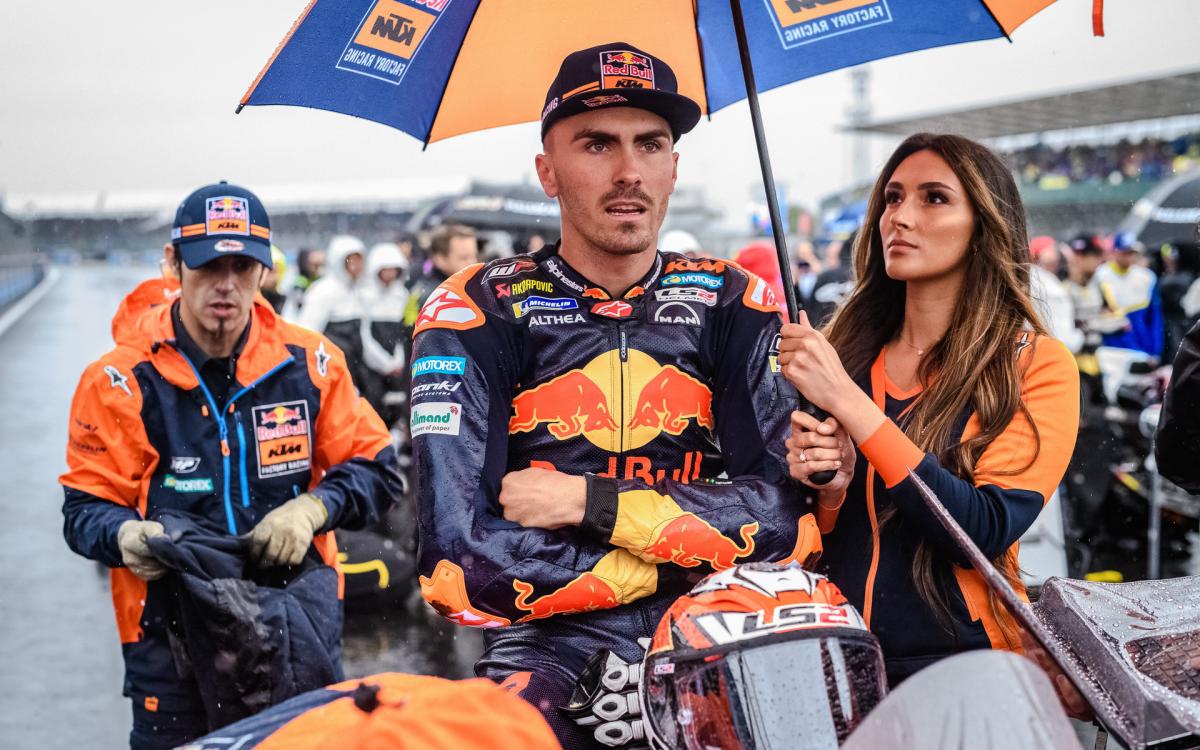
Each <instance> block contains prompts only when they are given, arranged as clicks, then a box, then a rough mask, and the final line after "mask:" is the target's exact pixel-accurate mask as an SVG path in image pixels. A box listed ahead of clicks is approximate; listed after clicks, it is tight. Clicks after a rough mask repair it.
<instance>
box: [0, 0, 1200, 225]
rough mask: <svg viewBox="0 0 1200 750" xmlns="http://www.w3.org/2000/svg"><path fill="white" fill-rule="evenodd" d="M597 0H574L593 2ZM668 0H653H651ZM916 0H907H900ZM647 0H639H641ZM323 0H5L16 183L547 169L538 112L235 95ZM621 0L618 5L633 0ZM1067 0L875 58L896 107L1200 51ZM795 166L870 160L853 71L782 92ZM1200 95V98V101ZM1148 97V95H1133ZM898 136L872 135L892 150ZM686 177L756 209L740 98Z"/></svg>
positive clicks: (37, 187)
mask: <svg viewBox="0 0 1200 750" xmlns="http://www.w3.org/2000/svg"><path fill="white" fill-rule="evenodd" d="M582 1H583V0H563V2H582ZM651 1H653V0H651ZM898 1H899V0H898ZM631 4H632V3H631ZM304 5H305V0H205V1H204V2H167V1H164V0H121V2H115V3H99V2H72V3H67V4H63V3H51V2H46V0H0V195H7V196H8V198H9V201H10V203H11V202H12V201H13V199H14V198H17V197H18V196H21V195H28V194H39V193H57V192H77V191H98V190H131V189H138V190H141V189H167V190H176V191H178V192H179V194H180V196H181V197H182V195H183V194H185V193H186V192H187V191H189V190H190V189H192V188H193V187H196V186H198V185H200V184H204V183H207V182H212V181H215V180H217V179H222V178H225V179H229V180H231V181H235V182H240V183H242V184H245V185H246V186H248V187H251V188H253V186H254V185H255V184H256V183H258V184H264V183H268V182H269V183H288V182H298V181H303V182H312V181H323V180H329V181H345V180H353V179H364V178H371V179H377V178H380V177H397V176H411V177H426V176H443V177H445V176H462V177H477V178H483V179H490V180H496V181H507V180H520V179H524V178H529V179H532V176H533V174H532V161H533V154H534V153H536V151H537V149H538V146H539V144H538V137H537V132H538V130H537V126H536V125H533V124H530V125H519V126H512V127H509V128H503V129H499V130H493V131H487V132H484V133H476V134H471V135H466V136H462V137H458V138H454V139H451V140H448V141H442V142H439V143H435V144H433V145H432V146H430V148H429V149H428V150H427V151H426V152H424V153H422V152H421V146H420V143H419V142H417V141H416V140H414V139H412V138H410V137H409V136H407V135H405V134H403V133H400V132H399V131H395V130H391V129H390V128H387V127H385V126H382V125H378V124H375V123H371V122H365V121H362V120H357V119H355V118H351V117H347V116H344V115H338V114H333V113H329V112H321V111H316V110H305V109H299V108H294V107H253V108H249V109H247V110H246V111H245V112H243V113H242V114H241V115H237V116H235V115H234V114H233V111H234V107H235V105H236V103H237V101H238V99H239V98H240V97H241V95H242V93H243V91H244V90H245V89H246V87H247V85H248V84H249V83H250V81H251V80H253V78H254V76H255V75H256V74H257V72H258V70H259V69H260V67H261V66H262V64H263V62H264V61H265V60H266V59H267V58H268V57H269V55H270V54H271V51H272V50H273V49H274V47H275V45H276V43H277V42H278V41H279V39H280V38H282V36H283V35H284V33H286V31H287V29H288V28H289V26H290V25H291V23H292V21H293V19H294V18H295V16H296V15H297V14H298V13H299V11H300V10H301V9H302V8H303V7H304ZM619 7H620V6H619V5H614V6H613V8H614V11H616V10H617V8H619ZM1091 7H1092V0H1059V1H1058V2H1057V3H1056V4H1055V5H1053V6H1051V7H1050V8H1049V9H1048V10H1046V11H1044V12H1043V13H1041V14H1040V15H1038V16H1035V17H1034V18H1033V19H1032V20H1031V21H1030V22H1028V23H1027V24H1026V25H1025V26H1023V27H1022V28H1020V29H1018V30H1017V32H1016V33H1015V34H1014V38H1013V42H1014V43H1013V44H1009V43H1007V42H1005V41H1003V40H997V41H990V42H980V43H976V44H969V45H959V46H956V47H949V48H943V49H938V50H929V51H925V52H919V53H915V54H912V55H907V56H904V57H899V58H892V59H889V60H883V61H880V62H877V63H874V64H872V65H871V94H872V101H873V105H874V110H875V115H876V116H877V117H891V116H900V115H906V114H917V113H927V112H930V111H938V110H944V109H950V108H959V107H967V106H971V105H975V104H982V103H987V102H991V101H995V100H1007V99H1013V98H1020V97H1024V96H1032V95H1036V94H1041V93H1047V92H1059V91H1066V90H1070V89H1073V88H1074V89H1077V88H1090V87H1092V86H1096V85H1101V84H1104V83H1109V82H1114V81H1124V80H1130V79H1136V78H1142V77H1149V76H1152V75H1154V74H1156V73H1164V72H1175V71H1180V70H1183V69H1197V68H1200V0H1107V1H1106V2H1105V10H1106V30H1107V32H1108V35H1107V37H1105V38H1100V39H1098V38H1093V37H1092V36H1091ZM762 101H763V107H764V112H765V117H766V125H767V132H768V136H769V140H770V144H771V150H772V155H773V157H774V162H775V173H776V175H777V177H778V178H779V180H780V181H781V182H786V183H788V185H789V196H790V198H791V199H792V200H793V201H799V202H802V203H806V204H808V205H814V204H815V202H816V200H817V199H818V198H819V197H820V196H821V195H823V194H826V193H828V192H831V191H833V190H837V189H839V188H841V187H844V186H845V184H846V182H847V181H848V180H849V179H850V176H851V175H850V146H849V143H850V139H849V138H847V137H845V136H842V135H840V134H839V133H838V131H837V126H838V125H839V124H840V123H842V122H844V116H845V110H846V107H847V105H848V104H849V101H850V80H849V74H848V73H846V72H844V71H840V72H834V73H830V74H827V75H824V76H821V77H819V78H814V79H810V80H807V81H801V82H798V83H795V84H792V85H790V86H787V87H784V88H782V89H778V90H776V91H774V92H771V93H768V94H766V95H764V96H763V99H762ZM1196 104H1197V106H1196V110H1197V111H1200V102H1198V103H1196ZM1129 114H1130V117H1131V118H1132V117H1136V114H1137V113H1129ZM889 148H890V143H889V142H886V141H885V142H880V143H877V144H876V145H875V147H874V148H873V151H872V157H873V161H874V162H875V163H876V165H878V164H880V163H882V161H883V159H884V158H885V156H886V150H887V149H889ZM679 151H680V154H681V158H680V182H681V184H683V185H688V186H704V187H706V188H707V189H708V192H709V196H710V199H711V200H713V201H714V202H715V203H717V204H718V205H720V206H722V207H723V208H725V209H726V210H727V211H731V212H735V213H740V212H741V211H742V210H743V207H744V204H745V203H746V202H747V200H748V199H749V197H750V189H751V187H752V186H753V185H755V184H757V181H758V179H759V177H758V170H757V163H756V161H755V156H754V150H753V140H752V137H751V134H750V130H749V116H748V114H747V111H746V108H745V105H744V104H741V105H735V106H733V107H730V108H728V109H725V110H722V111H720V112H718V113H717V114H716V115H714V117H713V119H712V121H711V122H704V123H702V124H701V125H700V127H698V128H697V130H696V131H694V132H693V133H692V134H691V135H689V136H688V137H686V138H685V139H683V141H682V142H681V144H680V147H679Z"/></svg>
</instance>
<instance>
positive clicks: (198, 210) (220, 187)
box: [171, 180, 271, 268]
mask: <svg viewBox="0 0 1200 750" xmlns="http://www.w3.org/2000/svg"><path fill="white" fill-rule="evenodd" d="M171 242H173V243H174V244H175V247H176V248H178V249H179V254H180V256H181V257H182V258H183V262H184V264H185V265H187V267H188V268H199V267H200V266H203V265H204V264H206V263H211V262H212V261H214V260H216V259H217V258H220V257H222V256H225V255H246V256H249V257H251V258H253V259H254V260H256V261H258V262H259V263H262V264H263V265H264V266H266V267H267V268H270V267H271V222H270V219H268V218H267V209H265V208H263V204H262V201H260V200H259V199H258V196H257V195H255V194H254V193H252V192H250V191H249V190H247V189H246V188H244V187H238V186H237V185H230V184H229V183H228V182H225V181H224V180H222V181H220V182H218V183H216V184H215V185H206V186H204V187H202V188H200V189H199V190H196V191H194V192H193V193H192V194H191V195H189V196H188V197H186V198H184V199H183V203H180V204H179V208H178V209H176V211H175V223H174V224H173V225H172V227H171Z"/></svg>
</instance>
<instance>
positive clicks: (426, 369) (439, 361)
mask: <svg viewBox="0 0 1200 750" xmlns="http://www.w3.org/2000/svg"><path fill="white" fill-rule="evenodd" d="M466 374H467V358H466V357H421V358H420V359H418V360H417V361H416V362H413V364H412V376H413V377H414V378H415V377H417V376H420V375H466Z"/></svg>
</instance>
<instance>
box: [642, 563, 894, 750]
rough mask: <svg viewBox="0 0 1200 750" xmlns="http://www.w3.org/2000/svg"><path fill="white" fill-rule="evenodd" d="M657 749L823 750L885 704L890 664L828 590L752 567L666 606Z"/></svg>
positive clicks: (656, 662)
mask: <svg viewBox="0 0 1200 750" xmlns="http://www.w3.org/2000/svg"><path fill="white" fill-rule="evenodd" d="M641 690H642V694H641V703H642V710H643V711H644V713H645V718H646V724H647V729H648V731H647V734H648V735H649V736H650V739H651V743H652V745H653V746H654V747H655V748H658V749H660V750H665V749H666V748H696V749H699V748H703V749H704V750H708V749H710V748H746V749H747V750H750V749H751V748H753V749H754V750H770V749H773V748H785V747H786V748H801V749H803V748H826V747H834V746H836V745H838V744H840V743H841V741H843V740H845V738H846V737H847V736H849V734H850V732H851V731H852V730H853V729H854V728H855V727H856V726H857V725H858V723H859V722H861V721H862V719H863V717H865V716H866V714H867V713H868V712H869V711H870V710H871V709H873V708H874V707H875V706H876V704H878V703H879V701H881V700H882V699H883V697H884V695H885V694H886V693H887V684H886V682H885V679H884V669H883V653H882V651H881V650H880V648H879V641H878V640H876V638H875V636H874V635H872V634H871V633H870V632H869V631H868V630H867V627H866V624H865V623H864V622H863V620H862V617H861V616H859V614H858V611H857V610H855V609H854V607H853V605H851V604H850V603H849V602H848V601H846V597H844V596H842V593H841V592H840V591H838V588H837V586H835V585H833V583H831V582H830V581H829V579H827V578H825V577H824V576H822V575H818V574H816V573H810V572H808V571H806V570H804V569H803V568H801V567H800V566H799V565H795V564H793V565H788V566H783V565H778V564H775V563H745V564H742V565H738V566H735V567H733V568H729V569H728V570H724V571H721V572H719V573H715V574H713V575H711V576H709V577H708V578H705V579H704V580H703V581H701V582H700V583H699V584H697V585H696V587H695V588H693V589H692V590H691V592H690V593H689V594H687V595H685V596H683V597H681V598H680V599H679V600H678V601H676V602H675V604H673V605H672V606H671V608H670V609H669V610H667V613H666V615H664V616H663V619H662V620H661V621H660V622H659V624H658V629H657V630H656V631H655V635H654V639H653V641H652V642H651V644H650V650H649V651H648V652H647V654H646V661H645V664H644V666H643V677H642V687H641Z"/></svg>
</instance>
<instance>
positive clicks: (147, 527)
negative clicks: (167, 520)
mask: <svg viewBox="0 0 1200 750" xmlns="http://www.w3.org/2000/svg"><path fill="white" fill-rule="evenodd" d="M166 533H167V532H166V531H164V530H163V525H162V524H161V523H159V522H158V521H126V522H125V523H123V524H121V525H120V526H118V527H117V547H119V548H120V550H121V562H123V563H124V564H125V567H126V568H129V572H130V573H133V574H134V575H135V576H137V577H138V578H141V579H142V580H143V581H157V580H158V579H159V578H162V577H163V576H164V575H166V572H167V569H166V567H165V566H164V565H163V564H162V563H161V562H159V560H158V558H157V557H155V556H154V554H153V553H151V552H150V546H149V545H148V544H146V540H147V539H149V538H150V537H152V536H164V535H165V534H166Z"/></svg>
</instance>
